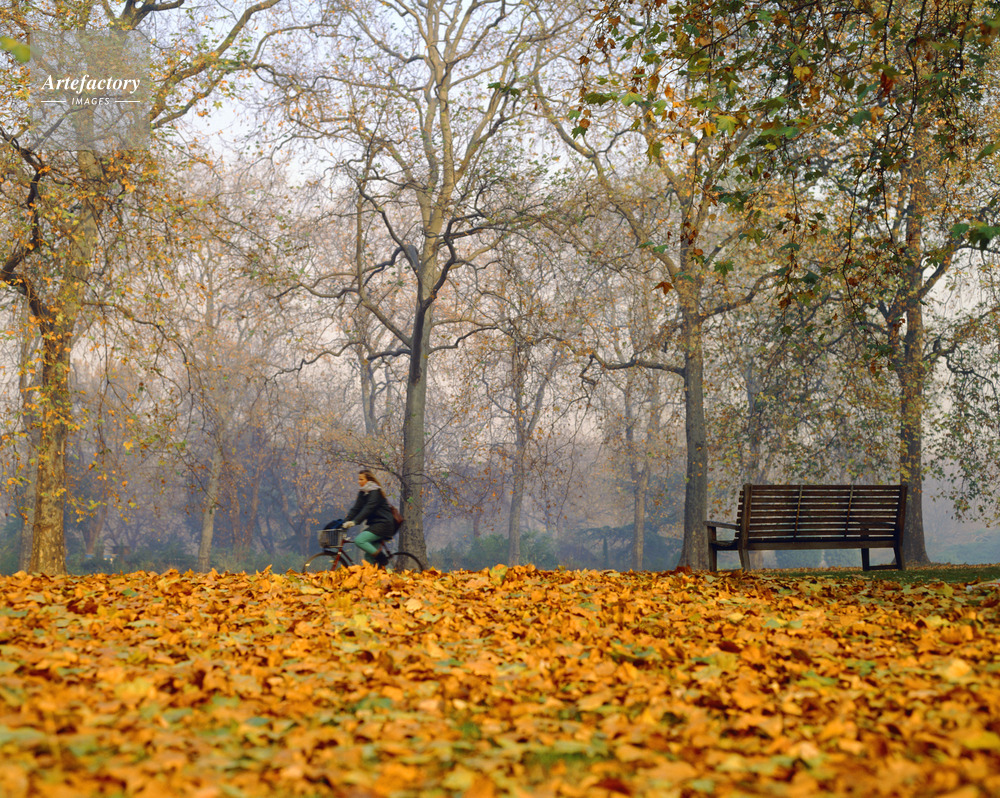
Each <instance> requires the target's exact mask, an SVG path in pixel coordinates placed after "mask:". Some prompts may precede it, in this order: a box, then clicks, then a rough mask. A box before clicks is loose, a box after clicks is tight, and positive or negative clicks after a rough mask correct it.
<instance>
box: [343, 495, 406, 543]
mask: <svg viewBox="0 0 1000 798" xmlns="http://www.w3.org/2000/svg"><path fill="white" fill-rule="evenodd" d="M344 520H345V521H353V522H354V523H356V524H358V526H360V525H361V524H364V523H367V524H368V529H370V530H371V531H372V532H374V533H375V534H376V535H378V536H379V537H382V538H391V537H392V536H393V535H395V534H396V522H395V521H394V520H393V518H392V509H391V508H390V507H389V502H388V501H387V500H386V498H385V494H384V493H382V491H381V490H379V489H375V490H359V491H358V498H357V499H355V500H354V506H353V507H351V509H350V510H349V511H348V513H347V518H345V519H344Z"/></svg>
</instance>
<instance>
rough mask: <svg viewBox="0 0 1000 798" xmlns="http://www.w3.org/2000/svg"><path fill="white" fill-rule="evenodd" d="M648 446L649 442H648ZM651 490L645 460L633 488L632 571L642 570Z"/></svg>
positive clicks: (646, 460) (645, 459) (646, 461)
mask: <svg viewBox="0 0 1000 798" xmlns="http://www.w3.org/2000/svg"><path fill="white" fill-rule="evenodd" d="M647 445H648V441H647ZM648 489H649V460H648V456H647V457H645V458H644V462H643V464H642V468H641V469H640V470H639V478H638V479H637V480H636V481H635V482H634V484H633V487H632V524H633V526H632V570H634V571H641V570H642V557H643V548H644V544H645V541H646V491H647V490H648Z"/></svg>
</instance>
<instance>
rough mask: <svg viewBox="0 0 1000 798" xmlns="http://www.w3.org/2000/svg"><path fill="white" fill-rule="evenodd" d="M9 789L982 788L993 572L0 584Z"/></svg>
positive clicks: (968, 793)
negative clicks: (872, 576) (951, 579)
mask: <svg viewBox="0 0 1000 798" xmlns="http://www.w3.org/2000/svg"><path fill="white" fill-rule="evenodd" d="M0 590H2V594H0V795H3V796H5V798H25V797H26V796H31V798H35V796H40V797H41V798H46V797H48V796H55V797H56V798H61V797H62V796H98V795H100V796H149V797H150V798H152V797H153V796H157V797H159V796H171V795H176V796H184V797H185V798H212V797H214V796H299V795H301V796H310V795H317V796H319V795H330V796H342V797H343V798H368V797H370V796H465V797H466V798H489V796H508V795H509V796H520V795H523V796H600V795H608V796H622V795H624V796H630V795H634V796H657V798H660V797H661V796H701V795H717V796H731V795H744V796H771V795H773V796H803V797H804V798H805V797H806V796H808V797H809V798H812V797H813V796H818V795H838V796H839V795H845V796H865V798H869V797H870V796H931V795H933V796H949V797H950V798H986V797H987V796H997V795H1000V646H998V635H997V620H998V616H1000V611H998V604H1000V598H998V593H997V591H996V589H995V588H992V589H985V590H966V589H965V588H964V587H963V586H960V585H959V586H953V585H946V584H944V583H938V584H929V585H919V586H905V587H901V586H900V585H898V584H896V583H893V582H887V581H881V580H879V581H874V582H860V581H856V580H846V579H845V580H832V579H818V578H804V579H798V580H790V579H784V580H782V579H779V578H776V577H759V576H758V577H754V576H740V575H733V576H720V575H715V576H709V575H707V574H690V573H676V574H617V573H612V572H579V571H565V572H540V571H536V570H534V569H533V568H530V567H528V568H514V569H509V570H508V569H506V568H503V567H499V566H498V567H497V568H495V569H492V570H490V571H482V572H478V573H465V572H462V573H452V574H441V573H437V572H430V573H424V574H421V575H415V576H400V575H393V574H388V573H385V572H382V571H377V570H375V569H373V568H370V567H368V566H363V567H357V568H352V569H350V570H347V571H340V572H336V573H329V574H321V575H319V576H308V577H304V576H297V575H295V574H291V573H290V574H286V575H282V574H272V573H270V572H265V573H262V574H254V575H247V574H217V573H215V572H212V573H210V574H191V573H188V574H179V573H177V572H169V573H166V574H149V573H137V574H126V575H118V576H107V575H96V576H89V577H65V578H59V579H50V578H45V577H33V576H29V575H26V574H23V573H22V574H16V575H14V576H11V577H4V578H0Z"/></svg>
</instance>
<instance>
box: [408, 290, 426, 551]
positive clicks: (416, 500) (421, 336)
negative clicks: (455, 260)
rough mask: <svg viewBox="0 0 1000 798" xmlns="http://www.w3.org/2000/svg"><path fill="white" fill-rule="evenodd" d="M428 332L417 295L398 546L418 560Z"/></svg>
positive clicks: (423, 307)
mask: <svg viewBox="0 0 1000 798" xmlns="http://www.w3.org/2000/svg"><path fill="white" fill-rule="evenodd" d="M430 334H431V308H430V305H425V304H424V302H423V301H422V300H421V299H420V298H418V300H417V309H416V314H415V316H414V320H413V336H412V346H411V347H410V350H411V351H410V373H409V376H408V378H407V382H406V410H405V414H404V418H403V486H402V492H401V501H400V503H401V504H402V507H400V512H401V513H402V514H403V528H402V530H401V532H400V547H401V548H403V549H405V550H406V551H408V552H410V553H411V554H413V555H415V556H416V557H418V558H419V559H421V560H426V559H427V544H426V543H425V541H424V481H425V477H424V454H425V452H424V416H425V413H426V409H427V360H428V353H429V350H430Z"/></svg>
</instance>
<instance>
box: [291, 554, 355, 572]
mask: <svg viewBox="0 0 1000 798" xmlns="http://www.w3.org/2000/svg"><path fill="white" fill-rule="evenodd" d="M345 567H347V563H346V562H344V558H343V556H341V554H340V552H337V551H321V552H320V553H319V554H314V555H313V556H312V557H310V558H309V559H308V560H306V561H305V564H304V565H303V566H302V573H304V574H318V573H320V572H321V571H335V570H337V569H338V568H345Z"/></svg>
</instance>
